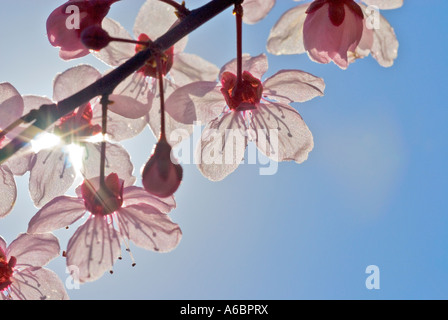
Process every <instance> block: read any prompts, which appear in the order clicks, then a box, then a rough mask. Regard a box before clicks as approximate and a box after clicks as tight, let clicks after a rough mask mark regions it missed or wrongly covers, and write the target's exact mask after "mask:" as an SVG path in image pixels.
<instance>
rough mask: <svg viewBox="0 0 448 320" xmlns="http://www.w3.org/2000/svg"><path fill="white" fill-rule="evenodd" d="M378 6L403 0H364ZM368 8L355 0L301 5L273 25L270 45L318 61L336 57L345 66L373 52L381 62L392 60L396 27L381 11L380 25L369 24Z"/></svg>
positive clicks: (395, 4)
mask: <svg viewBox="0 0 448 320" xmlns="http://www.w3.org/2000/svg"><path fill="white" fill-rule="evenodd" d="M362 2H364V3H365V4H367V5H372V6H376V7H378V8H379V9H395V8H398V7H400V6H401V5H402V4H403V1H402V0H391V1H384V0H365V1H362ZM367 14H368V10H367V7H366V6H364V5H363V4H362V3H361V2H360V3H356V2H355V1H353V0H337V1H333V0H331V1H330V0H315V1H313V2H311V4H310V3H305V4H301V5H298V6H296V7H294V8H292V9H290V10H288V11H287V12H285V13H284V14H283V15H282V17H281V18H280V19H279V20H278V22H277V23H276V24H275V26H274V27H273V28H272V29H271V32H270V35H269V38H268V42H267V49H268V51H269V52H270V53H272V54H276V55H281V54H301V53H305V52H307V53H308V55H309V57H310V58H311V59H312V60H313V61H316V62H319V63H329V62H331V61H333V62H334V63H335V64H336V65H338V66H339V67H340V68H342V69H346V68H347V67H348V65H349V64H350V63H352V62H354V61H355V60H356V59H358V58H363V57H365V56H367V55H369V54H370V53H371V54H372V56H373V57H374V58H375V59H376V60H377V61H378V63H379V64H380V65H381V66H384V67H388V66H391V65H392V64H393V61H394V59H395V58H396V56H397V49H398V41H397V39H396V36H395V33H394V30H393V28H391V26H390V25H389V23H388V22H387V21H386V19H384V17H382V16H381V15H380V23H379V25H378V27H375V28H372V26H370V25H369V21H368V20H369V19H370V18H369V17H368V16H367Z"/></svg>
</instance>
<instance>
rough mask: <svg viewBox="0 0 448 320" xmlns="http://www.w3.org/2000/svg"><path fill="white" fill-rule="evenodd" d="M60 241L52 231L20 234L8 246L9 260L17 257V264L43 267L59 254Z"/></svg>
mask: <svg viewBox="0 0 448 320" xmlns="http://www.w3.org/2000/svg"><path fill="white" fill-rule="evenodd" d="M59 250H60V247H59V241H58V239H57V238H56V237H55V236H54V235H53V234H51V233H43V234H27V233H22V234H20V235H19V236H18V237H17V239H15V240H14V241H13V242H11V244H10V245H9V247H8V250H7V256H8V260H9V258H11V257H15V258H16V259H17V264H16V266H19V267H20V266H22V267H29V266H33V267H42V266H44V265H46V264H47V263H49V262H50V261H51V260H53V259H54V258H56V257H57V256H58V255H59Z"/></svg>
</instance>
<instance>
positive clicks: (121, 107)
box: [109, 73, 154, 119]
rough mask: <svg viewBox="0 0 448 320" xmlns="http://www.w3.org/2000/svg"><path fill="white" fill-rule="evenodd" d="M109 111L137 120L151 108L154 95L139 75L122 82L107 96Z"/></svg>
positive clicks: (133, 75)
mask: <svg viewBox="0 0 448 320" xmlns="http://www.w3.org/2000/svg"><path fill="white" fill-rule="evenodd" d="M109 100H110V101H111V103H110V104H109V110H110V111H112V112H114V113H116V114H119V115H121V116H123V117H125V118H130V119H138V118H141V117H143V116H145V115H146V114H147V113H148V112H149V110H150V109H151V107H152V103H153V100H154V93H153V92H152V90H151V86H149V85H148V83H147V82H146V80H145V77H144V76H143V75H142V74H141V73H134V74H132V75H130V76H129V77H127V78H126V79H125V80H124V81H122V82H121V83H120V84H119V85H118V86H117V87H116V88H115V90H114V92H113V93H112V94H111V95H110V96H109Z"/></svg>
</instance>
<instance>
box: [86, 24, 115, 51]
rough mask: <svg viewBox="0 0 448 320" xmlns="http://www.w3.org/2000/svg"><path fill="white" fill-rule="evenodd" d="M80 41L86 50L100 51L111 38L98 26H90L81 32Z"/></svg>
mask: <svg viewBox="0 0 448 320" xmlns="http://www.w3.org/2000/svg"><path fill="white" fill-rule="evenodd" d="M81 41H82V43H83V44H84V46H86V48H88V49H92V50H96V51H98V50H101V49H103V48H105V47H107V45H108V44H109V42H110V41H111V37H110V36H109V34H108V33H107V31H106V30H104V29H103V28H101V27H99V26H95V25H94V26H90V27H87V28H86V29H84V30H83V31H82V32H81Z"/></svg>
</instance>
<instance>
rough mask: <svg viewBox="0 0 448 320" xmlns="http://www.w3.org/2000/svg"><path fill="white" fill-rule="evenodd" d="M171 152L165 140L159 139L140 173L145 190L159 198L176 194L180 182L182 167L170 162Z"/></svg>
mask: <svg viewBox="0 0 448 320" xmlns="http://www.w3.org/2000/svg"><path fill="white" fill-rule="evenodd" d="M171 150H172V148H171V146H170V145H169V143H168V142H167V141H166V139H164V138H162V139H160V140H159V142H158V143H157V144H156V146H155V148H154V152H153V154H152V155H151V157H150V158H149V160H148V162H147V163H146V165H145V167H144V168H143V172H142V182H143V187H144V188H145V190H146V191H147V192H149V193H151V194H153V195H155V196H158V197H161V198H166V197H169V196H171V195H172V194H173V193H174V192H176V190H177V188H178V187H179V185H180V183H181V181H182V173H183V170H182V167H181V166H180V165H179V164H175V163H173V162H172V160H171Z"/></svg>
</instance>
